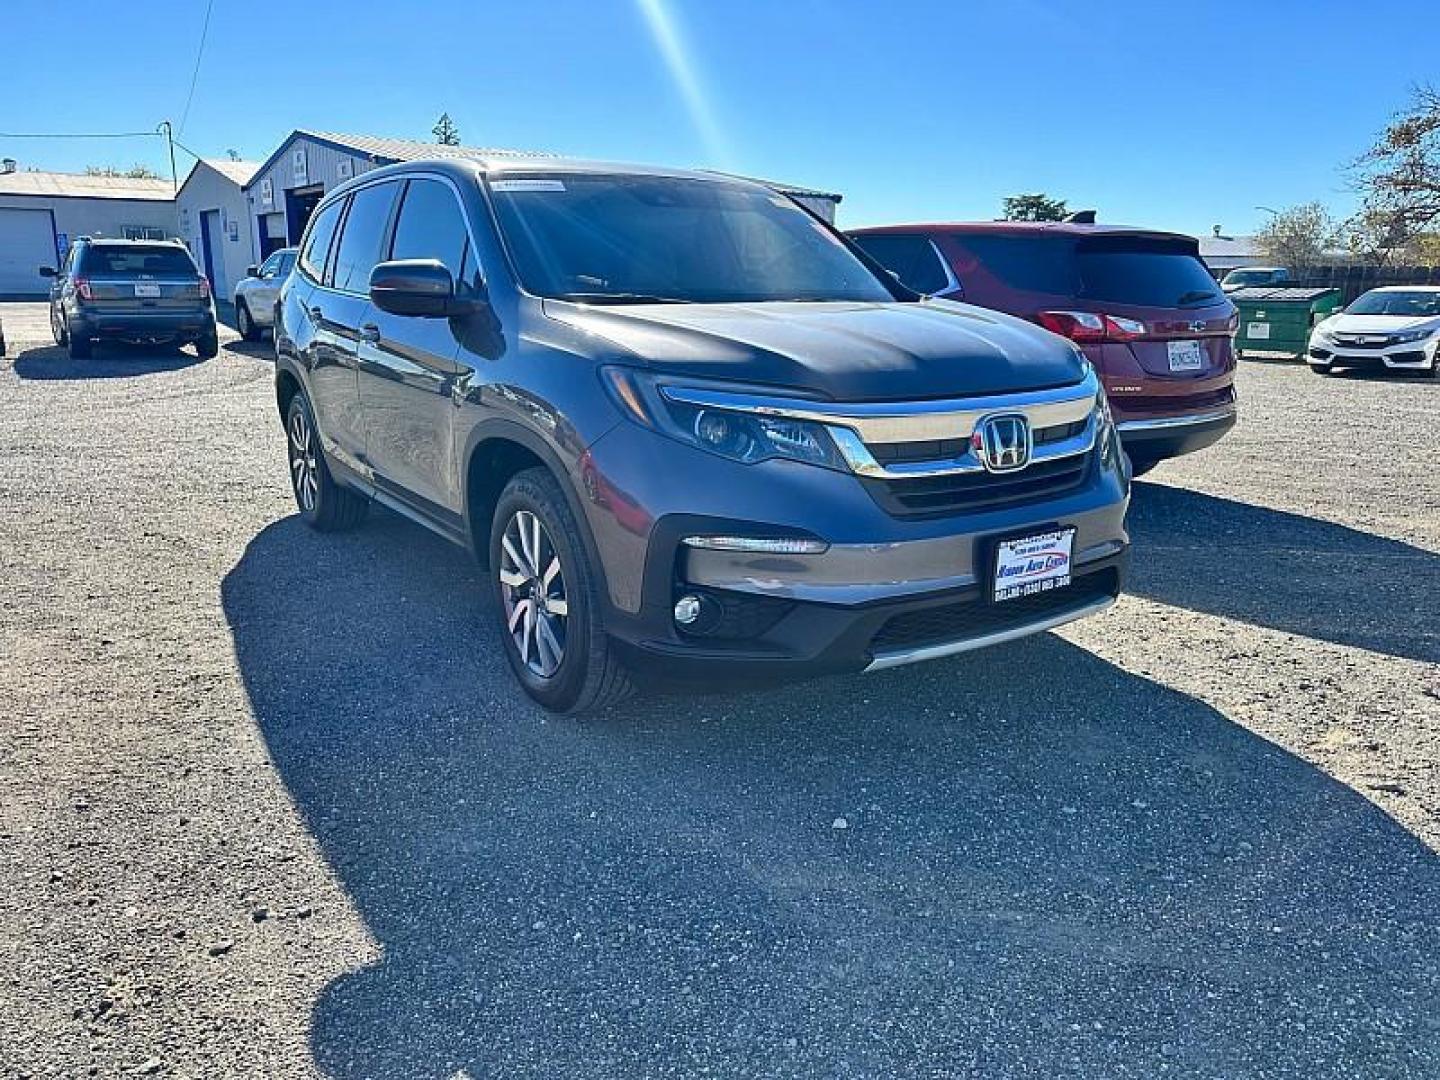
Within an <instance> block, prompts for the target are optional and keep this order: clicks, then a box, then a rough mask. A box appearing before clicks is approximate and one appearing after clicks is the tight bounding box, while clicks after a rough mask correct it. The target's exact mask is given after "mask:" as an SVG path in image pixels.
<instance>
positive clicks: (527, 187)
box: [490, 178, 565, 191]
mask: <svg viewBox="0 0 1440 1080" xmlns="http://www.w3.org/2000/svg"><path fill="white" fill-rule="evenodd" d="M490 190H491V191H564V190H565V185H564V184H562V183H561V182H560V181H559V180H536V179H529V180H525V179H520V178H517V179H514V180H491V181H490Z"/></svg>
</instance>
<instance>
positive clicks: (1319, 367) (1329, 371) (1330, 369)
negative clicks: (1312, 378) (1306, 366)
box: [1310, 360, 1335, 375]
mask: <svg viewBox="0 0 1440 1080" xmlns="http://www.w3.org/2000/svg"><path fill="white" fill-rule="evenodd" d="M1310 370H1311V371H1313V372H1314V373H1315V374H1316V375H1333V374H1335V365H1334V364H1317V363H1315V362H1314V361H1313V360H1312V361H1311V362H1310Z"/></svg>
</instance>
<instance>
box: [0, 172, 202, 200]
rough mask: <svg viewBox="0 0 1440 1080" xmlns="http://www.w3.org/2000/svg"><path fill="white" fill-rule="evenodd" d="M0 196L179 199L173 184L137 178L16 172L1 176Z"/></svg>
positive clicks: (167, 181)
mask: <svg viewBox="0 0 1440 1080" xmlns="http://www.w3.org/2000/svg"><path fill="white" fill-rule="evenodd" d="M0 195H41V196H46V197H49V198H52V199H56V198H60V199H133V200H143V201H151V202H168V201H170V200H171V199H173V198H174V197H175V192H174V190H173V189H172V188H171V186H170V181H169V180H142V179H137V178H136V177H133V176H82V175H77V174H75V173H51V172H13V173H3V174H0Z"/></svg>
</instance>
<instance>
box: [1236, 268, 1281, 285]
mask: <svg viewBox="0 0 1440 1080" xmlns="http://www.w3.org/2000/svg"><path fill="white" fill-rule="evenodd" d="M1275 276H1276V275H1275V271H1274V270H1231V271H1230V273H1228V274H1226V275H1225V284H1226V285H1249V284H1251V283H1252V282H1257V281H1259V282H1265V281H1269V280H1270V279H1271V278H1273V277H1275Z"/></svg>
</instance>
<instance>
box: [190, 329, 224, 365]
mask: <svg viewBox="0 0 1440 1080" xmlns="http://www.w3.org/2000/svg"><path fill="white" fill-rule="evenodd" d="M195 355H197V356H198V357H200V359H201V360H213V359H215V357H217V356H219V355H220V335H219V334H218V333H216V331H215V330H214V329H213V328H212V329H211V331H210V333H208V334H206V335H205V336H204V337H202V338H201V339H200V340H199V341H197V342H195Z"/></svg>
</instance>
